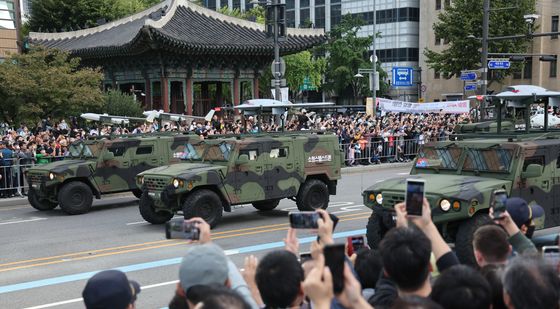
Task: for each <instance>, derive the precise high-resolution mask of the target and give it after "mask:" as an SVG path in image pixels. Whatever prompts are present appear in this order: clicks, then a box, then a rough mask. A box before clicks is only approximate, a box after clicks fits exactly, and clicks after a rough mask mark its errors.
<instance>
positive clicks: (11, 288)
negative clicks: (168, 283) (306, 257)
mask: <svg viewBox="0 0 560 309" xmlns="http://www.w3.org/2000/svg"><path fill="white" fill-rule="evenodd" d="M365 232H366V230H365V229H359V230H351V231H345V232H339V233H334V234H333V238H334V239H339V238H346V237H348V236H353V235H359V234H364V233H365ZM316 239H317V237H316V236H313V237H304V238H300V239H299V243H300V244H305V243H311V242H312V241H314V240H316ZM281 247H284V242H282V241H277V242H271V243H264V244H259V245H252V246H246V247H240V248H236V249H230V250H225V253H226V255H236V254H244V253H252V252H257V251H263V250H269V249H275V248H281ZM181 259H182V257H176V258H170V259H164V260H157V261H152V262H147V263H140V264H132V265H126V266H121V267H116V268H114V269H117V270H120V271H122V272H125V273H129V272H134V271H140V270H147V269H153V268H158V267H164V266H172V265H177V264H179V263H181ZM100 271H102V270H96V271H89V272H84V273H78V274H73V275H66V276H60V277H53V278H48V279H41V280H36V281H29V282H23V283H17V284H10V285H4V286H0V294H6V293H10V292H17V291H23V290H28V289H33V288H40V287H45V286H51V285H58V284H62V283H69V282H75V281H80V280H87V279H89V278H91V277H92V276H93V275H95V274H96V273H98V272H100ZM161 285H162V283H158V284H155V285H153V286H154V287H155V286H161ZM74 301H75V300H74ZM42 308H45V307H42Z"/></svg>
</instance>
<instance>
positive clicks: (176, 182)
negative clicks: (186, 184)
mask: <svg viewBox="0 0 560 309" xmlns="http://www.w3.org/2000/svg"><path fill="white" fill-rule="evenodd" d="M173 186H174V187H175V188H179V179H173Z"/></svg>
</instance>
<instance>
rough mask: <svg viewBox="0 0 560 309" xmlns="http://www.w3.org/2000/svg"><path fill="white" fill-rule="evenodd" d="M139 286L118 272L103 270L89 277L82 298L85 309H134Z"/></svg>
mask: <svg viewBox="0 0 560 309" xmlns="http://www.w3.org/2000/svg"><path fill="white" fill-rule="evenodd" d="M138 293H140V285H139V284H138V283H137V282H136V281H130V280H128V278H127V277H126V275H125V274H124V273H123V272H122V271H119V270H105V271H102V272H99V273H97V274H95V275H94V276H93V277H91V278H90V279H89V280H88V282H87V284H86V287H85V288H84V291H83V292H82V297H83V298H84V304H85V305H86V308H87V309H134V308H135V307H134V302H135V301H136V295H138Z"/></svg>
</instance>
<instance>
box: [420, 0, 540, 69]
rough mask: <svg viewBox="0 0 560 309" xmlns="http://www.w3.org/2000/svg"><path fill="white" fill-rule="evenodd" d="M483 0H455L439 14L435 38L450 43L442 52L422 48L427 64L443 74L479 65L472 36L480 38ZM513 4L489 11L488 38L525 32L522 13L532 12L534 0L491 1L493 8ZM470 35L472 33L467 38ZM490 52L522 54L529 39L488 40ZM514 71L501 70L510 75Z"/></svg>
mask: <svg viewBox="0 0 560 309" xmlns="http://www.w3.org/2000/svg"><path fill="white" fill-rule="evenodd" d="M482 5H483V0H455V1H453V5H452V6H451V7H448V8H446V9H445V10H444V11H442V13H440V14H439V21H438V22H436V23H435V24H434V25H433V29H434V34H435V37H436V38H440V39H443V40H444V41H446V42H449V45H447V48H446V49H445V50H444V51H442V52H437V51H433V50H429V49H426V50H424V55H425V56H426V58H427V60H426V62H427V63H428V66H429V67H430V68H431V69H434V70H435V71H437V72H441V73H442V74H443V75H444V76H445V77H447V78H451V77H453V76H457V77H458V76H460V75H461V71H462V70H471V69H476V68H480V58H481V57H480V56H481V55H480V52H479V49H480V47H481V42H480V41H479V40H477V39H474V38H472V36H473V35H474V36H476V37H479V38H480V37H482V17H483V16H482V15H483V14H482ZM512 5H515V6H516V7H517V8H515V9H509V10H498V11H492V12H491V13H490V27H489V31H490V32H489V33H490V35H489V36H490V37H495V36H507V35H516V34H524V33H526V32H527V24H526V23H525V19H524V18H523V15H525V14H529V13H531V12H534V11H535V2H534V0H518V1H514V3H512V1H511V0H492V7H495V8H505V7H511V6H512ZM469 36H471V37H470V38H469ZM430 39H432V38H430ZM488 46H489V51H490V52H492V53H524V52H526V51H527V47H528V46H529V40H527V39H518V40H503V41H490V42H489V45H488ZM512 71H513V70H508V71H506V72H503V73H504V74H503V76H502V77H504V76H506V75H509V74H511V73H512Z"/></svg>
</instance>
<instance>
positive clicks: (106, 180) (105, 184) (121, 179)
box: [94, 142, 136, 193]
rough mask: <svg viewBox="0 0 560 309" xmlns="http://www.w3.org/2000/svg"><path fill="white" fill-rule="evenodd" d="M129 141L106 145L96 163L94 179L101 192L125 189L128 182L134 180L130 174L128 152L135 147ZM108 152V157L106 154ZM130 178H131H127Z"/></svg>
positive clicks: (127, 187) (127, 186)
mask: <svg viewBox="0 0 560 309" xmlns="http://www.w3.org/2000/svg"><path fill="white" fill-rule="evenodd" d="M130 144H131V143H129V142H115V143H110V144H108V145H106V147H105V148H104V149H103V150H102V152H101V157H100V159H99V161H98V163H97V168H96V170H95V174H94V179H95V182H96V183H97V185H98V186H99V189H100V191H101V192H102V193H109V192H120V191H127V190H128V189H129V182H133V181H134V176H136V175H131V172H130V169H131V164H132V163H131V161H130V152H131V151H135V150H136V147H133V145H130ZM109 154H112V155H110V157H109V156H108V155H109ZM129 178H131V179H129Z"/></svg>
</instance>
